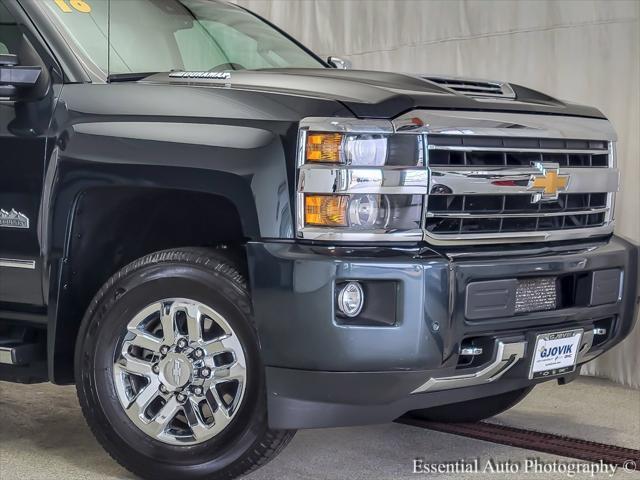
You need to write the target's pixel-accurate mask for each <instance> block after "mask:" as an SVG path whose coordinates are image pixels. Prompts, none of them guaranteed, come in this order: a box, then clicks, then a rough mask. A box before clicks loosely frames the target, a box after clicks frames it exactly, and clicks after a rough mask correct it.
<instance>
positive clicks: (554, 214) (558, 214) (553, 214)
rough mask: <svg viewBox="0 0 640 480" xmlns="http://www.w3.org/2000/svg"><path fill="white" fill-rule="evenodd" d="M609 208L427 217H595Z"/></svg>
mask: <svg viewBox="0 0 640 480" xmlns="http://www.w3.org/2000/svg"><path fill="white" fill-rule="evenodd" d="M607 212H609V209H608V208H589V209H587V210H576V211H563V212H538V213H447V212H427V217H431V218H437V217H446V218H539V217H564V216H567V215H569V216H571V215H593V214H597V213H607Z"/></svg>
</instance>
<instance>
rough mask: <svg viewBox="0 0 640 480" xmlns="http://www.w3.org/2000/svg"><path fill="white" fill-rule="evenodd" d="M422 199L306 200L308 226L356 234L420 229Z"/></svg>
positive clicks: (352, 197)
mask: <svg viewBox="0 0 640 480" xmlns="http://www.w3.org/2000/svg"><path fill="white" fill-rule="evenodd" d="M421 212H422V197H421V196H420V195H373V194H351V195H313V194H306V195H305V196H304V223H305V226H309V227H334V228H335V227H338V228H347V229H349V230H353V231H358V230H359V231H362V230H411V229H416V228H420V215H421Z"/></svg>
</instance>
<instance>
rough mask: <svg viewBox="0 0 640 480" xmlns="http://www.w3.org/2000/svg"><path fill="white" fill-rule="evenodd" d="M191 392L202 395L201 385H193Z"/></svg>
mask: <svg viewBox="0 0 640 480" xmlns="http://www.w3.org/2000/svg"><path fill="white" fill-rule="evenodd" d="M193 393H195V394H196V395H202V387H193Z"/></svg>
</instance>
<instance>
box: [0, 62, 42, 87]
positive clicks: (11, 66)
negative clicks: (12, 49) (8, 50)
mask: <svg viewBox="0 0 640 480" xmlns="http://www.w3.org/2000/svg"><path fill="white" fill-rule="evenodd" d="M19 63H20V62H19V60H18V56H17V55H10V54H2V55H0V97H15V96H16V95H17V94H18V91H19V90H21V89H28V88H32V87H35V86H36V84H37V83H38V79H39V78H40V75H41V74H42V67H22V66H19Z"/></svg>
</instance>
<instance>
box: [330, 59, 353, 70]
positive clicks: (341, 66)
mask: <svg viewBox="0 0 640 480" xmlns="http://www.w3.org/2000/svg"><path fill="white" fill-rule="evenodd" d="M327 63H328V64H329V65H330V66H331V67H332V68H337V69H338V70H349V69H351V67H353V65H352V64H351V60H344V59H342V58H339V57H329V58H327Z"/></svg>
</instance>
